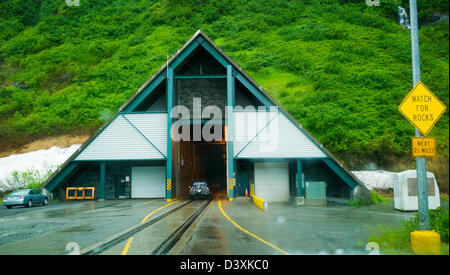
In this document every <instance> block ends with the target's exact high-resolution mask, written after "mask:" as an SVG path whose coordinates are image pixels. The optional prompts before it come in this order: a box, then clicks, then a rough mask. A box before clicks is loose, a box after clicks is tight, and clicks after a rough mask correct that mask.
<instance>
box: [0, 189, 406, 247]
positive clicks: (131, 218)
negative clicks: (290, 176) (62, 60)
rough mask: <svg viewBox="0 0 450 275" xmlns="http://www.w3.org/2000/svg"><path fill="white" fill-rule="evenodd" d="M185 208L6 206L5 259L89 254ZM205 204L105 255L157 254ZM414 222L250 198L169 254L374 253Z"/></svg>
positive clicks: (208, 221) (384, 209)
mask: <svg viewBox="0 0 450 275" xmlns="http://www.w3.org/2000/svg"><path fill="white" fill-rule="evenodd" d="M219 201H220V204H221V207H222V211H221V209H220V208H219ZM184 203H187V200H180V201H178V202H175V203H172V204H171V205H168V206H166V207H164V208H162V209H160V210H158V209H159V208H160V207H162V206H165V205H167V204H168V202H166V201H165V200H163V199H151V200H137V199H133V200H111V201H88V202H69V203H58V204H54V205H49V206H45V207H41V206H38V207H33V208H31V209H28V208H17V209H6V208H5V207H1V209H0V254H68V253H69V252H70V251H69V250H66V246H67V244H69V243H71V245H72V247H73V244H75V245H76V246H78V247H79V249H80V250H81V252H83V251H86V249H88V248H90V247H95V246H97V245H100V244H102V243H104V241H105V240H106V239H108V238H111V237H112V236H114V235H116V236H117V235H120V234H119V233H120V232H126V231H127V230H129V229H130V228H133V227H134V226H136V225H138V224H140V223H141V221H142V220H143V219H144V218H145V217H146V216H148V215H149V214H150V213H153V214H152V215H151V216H150V217H148V219H147V221H150V220H151V219H153V218H155V217H158V216H159V215H162V214H163V213H166V212H168V211H170V210H172V209H174V208H176V207H178V206H180V205H181V204H184ZM203 203H205V201H193V202H192V203H189V204H187V205H186V206H185V207H183V208H180V210H177V211H176V212H173V213H172V214H170V215H168V216H167V217H166V218H164V219H162V220H160V221H158V222H156V223H154V224H153V225H151V226H149V227H147V228H145V229H144V230H142V231H140V232H139V233H137V234H135V235H134V236H133V239H132V240H129V239H128V240H124V241H123V242H121V243H119V244H118V245H116V246H114V247H113V248H111V249H109V250H107V251H105V252H103V254H122V253H124V250H125V252H126V254H128V255H133V254H147V255H148V254H150V253H151V252H152V251H153V250H154V249H155V248H156V247H157V246H158V245H159V244H160V243H161V242H162V241H164V240H165V239H166V238H167V237H168V236H170V235H171V233H172V232H173V231H174V230H176V229H177V228H178V227H179V226H180V225H181V224H182V223H183V222H184V221H185V220H186V219H187V218H188V217H190V216H191V215H192V214H193V213H194V212H195V211H196V210H197V209H198V208H199V207H200V206H201V205H202V204H203ZM156 210H157V211H156ZM225 215H227V216H228V217H229V219H227V218H226V217H225ZM413 215H414V213H405V212H399V211H395V210H394V209H393V207H392V206H391V205H383V206H366V207H350V206H347V205H330V206H327V207H300V208H299V207H295V206H293V205H291V204H271V205H270V206H269V210H268V211H267V212H263V211H261V210H259V209H258V208H257V207H256V206H254V205H253V204H252V203H251V200H250V199H249V198H245V197H244V198H237V199H235V200H233V201H231V202H230V201H227V200H225V199H223V198H221V197H220V196H217V198H216V200H214V201H213V202H212V203H211V204H210V205H209V207H208V208H207V210H206V211H204V212H203V213H202V215H201V216H200V217H199V218H198V219H197V220H196V222H194V224H193V225H192V226H191V227H190V228H189V229H188V230H187V231H186V233H185V234H184V235H183V236H182V238H181V240H180V241H179V242H178V243H177V245H176V246H175V247H173V249H172V250H171V251H170V252H169V254H219V255H230V254H232V255H238V254H257V255H258V254H265V255H267V254H283V253H284V252H285V253H288V254H367V253H368V252H367V251H365V250H364V246H365V241H366V239H367V236H368V234H369V232H370V230H373V229H376V228H378V226H392V225H400V223H401V220H402V219H407V218H410V217H412V216H413ZM258 238H259V239H258ZM261 240H263V241H264V242H263V241H261ZM274 247H276V248H279V250H277V249H276V248H274ZM72 249H73V248H72Z"/></svg>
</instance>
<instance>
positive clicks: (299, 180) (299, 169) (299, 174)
mask: <svg viewBox="0 0 450 275" xmlns="http://www.w3.org/2000/svg"><path fill="white" fill-rule="evenodd" d="M302 181H303V178H302V160H301V159H297V197H303V186H302Z"/></svg>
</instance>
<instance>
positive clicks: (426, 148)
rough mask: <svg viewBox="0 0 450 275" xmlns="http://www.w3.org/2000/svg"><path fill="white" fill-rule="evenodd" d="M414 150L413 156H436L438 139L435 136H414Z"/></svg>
mask: <svg viewBox="0 0 450 275" xmlns="http://www.w3.org/2000/svg"><path fill="white" fill-rule="evenodd" d="M412 152H413V157H434V156H436V140H435V139H434V138H423V137H413V138H412Z"/></svg>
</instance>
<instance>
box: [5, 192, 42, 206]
mask: <svg viewBox="0 0 450 275" xmlns="http://www.w3.org/2000/svg"><path fill="white" fill-rule="evenodd" d="M38 204H42V205H47V204H48V198H47V197H46V196H45V195H43V194H41V192H40V191H39V190H38V189H24V190H16V191H14V192H12V193H11V194H9V195H7V196H6V197H4V198H3V205H4V206H6V207H7V208H8V209H11V208H12V207H13V206H16V205H24V206H26V207H32V206H33V205H38Z"/></svg>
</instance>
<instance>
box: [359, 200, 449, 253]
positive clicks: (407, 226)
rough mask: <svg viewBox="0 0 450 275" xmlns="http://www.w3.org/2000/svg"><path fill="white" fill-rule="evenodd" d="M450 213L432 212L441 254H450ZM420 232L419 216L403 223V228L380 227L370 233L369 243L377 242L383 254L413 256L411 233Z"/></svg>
mask: <svg viewBox="0 0 450 275" xmlns="http://www.w3.org/2000/svg"><path fill="white" fill-rule="evenodd" d="M448 215H449V211H448V209H443V208H441V207H440V208H438V209H436V210H430V229H431V230H434V231H436V232H438V233H439V234H440V236H441V254H442V255H448V254H449V237H448V227H449V217H448ZM415 230H418V216H417V214H416V216H415V217H414V218H411V219H409V220H404V221H402V225H401V227H381V226H380V227H378V228H377V229H375V230H372V232H370V234H369V237H368V239H367V242H376V243H378V244H379V246H380V251H381V252H382V253H383V254H399V255H403V254H413V251H412V249H411V243H410V233H411V232H412V231H415Z"/></svg>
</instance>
